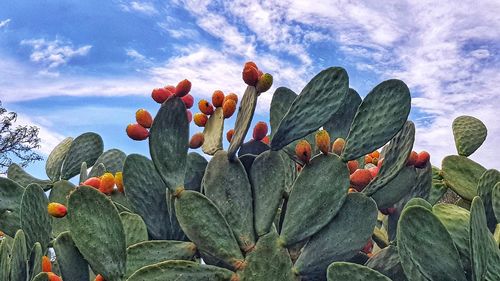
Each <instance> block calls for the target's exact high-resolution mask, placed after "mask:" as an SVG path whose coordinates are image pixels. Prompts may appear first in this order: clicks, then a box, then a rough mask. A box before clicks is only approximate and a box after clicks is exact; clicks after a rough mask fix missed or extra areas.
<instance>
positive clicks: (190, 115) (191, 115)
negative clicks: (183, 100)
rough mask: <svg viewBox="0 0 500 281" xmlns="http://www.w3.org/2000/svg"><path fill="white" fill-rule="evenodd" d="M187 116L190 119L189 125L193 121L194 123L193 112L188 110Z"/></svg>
mask: <svg viewBox="0 0 500 281" xmlns="http://www.w3.org/2000/svg"><path fill="white" fill-rule="evenodd" d="M186 116H187V119H188V123H191V121H193V113H192V112H191V110H189V109H186Z"/></svg>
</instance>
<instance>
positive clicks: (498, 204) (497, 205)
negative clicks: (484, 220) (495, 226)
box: [491, 183, 500, 223]
mask: <svg viewBox="0 0 500 281" xmlns="http://www.w3.org/2000/svg"><path fill="white" fill-rule="evenodd" d="M491 205H492V208H493V212H494V213H495V217H496V218H497V222H498V223H500V183H497V184H495V187H493V191H492V192H491Z"/></svg>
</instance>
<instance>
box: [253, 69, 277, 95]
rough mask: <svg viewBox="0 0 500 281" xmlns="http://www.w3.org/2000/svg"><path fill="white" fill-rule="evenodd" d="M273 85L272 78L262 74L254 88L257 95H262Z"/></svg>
mask: <svg viewBox="0 0 500 281" xmlns="http://www.w3.org/2000/svg"><path fill="white" fill-rule="evenodd" d="M272 85H273V76H272V75H271V74H269V73H264V74H262V75H261V76H260V77H259V81H257V85H256V86H255V88H256V90H257V93H264V92H265V91H267V90H269V89H271V86H272Z"/></svg>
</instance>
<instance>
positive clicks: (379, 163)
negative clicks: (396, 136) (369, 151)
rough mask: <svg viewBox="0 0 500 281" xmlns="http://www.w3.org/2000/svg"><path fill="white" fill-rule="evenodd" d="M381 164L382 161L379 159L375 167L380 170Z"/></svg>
mask: <svg viewBox="0 0 500 281" xmlns="http://www.w3.org/2000/svg"><path fill="white" fill-rule="evenodd" d="M382 163H384V159H379V160H378V163H377V167H378V168H379V169H380V167H382Z"/></svg>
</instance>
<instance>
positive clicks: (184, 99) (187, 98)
mask: <svg viewBox="0 0 500 281" xmlns="http://www.w3.org/2000/svg"><path fill="white" fill-rule="evenodd" d="M181 100H182V102H183V103H184V105H185V106H186V108H187V109H190V108H191V107H193V104H194V98H193V96H192V95H191V94H187V95H185V96H183V97H182V98H181Z"/></svg>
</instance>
